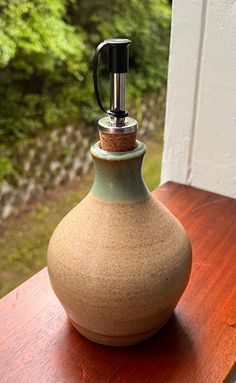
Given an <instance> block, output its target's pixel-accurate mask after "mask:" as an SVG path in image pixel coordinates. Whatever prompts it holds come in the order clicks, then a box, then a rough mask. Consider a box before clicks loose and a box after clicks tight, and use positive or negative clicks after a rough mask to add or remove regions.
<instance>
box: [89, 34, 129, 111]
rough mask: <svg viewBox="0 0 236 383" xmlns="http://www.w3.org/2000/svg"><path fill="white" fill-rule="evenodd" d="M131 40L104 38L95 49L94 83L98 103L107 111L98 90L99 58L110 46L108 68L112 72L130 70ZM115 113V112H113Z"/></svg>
mask: <svg viewBox="0 0 236 383" xmlns="http://www.w3.org/2000/svg"><path fill="white" fill-rule="evenodd" d="M130 43H131V40H128V39H109V40H104V41H103V42H102V43H100V44H99V45H98V46H97V48H96V51H95V55H94V58H93V85H94V92H95V96H96V99H97V103H98V105H99V107H100V108H101V110H102V111H103V112H105V113H108V112H109V111H107V110H105V108H104V107H103V105H102V102H101V99H100V95H99V90H98V78H97V68H98V58H99V54H100V53H101V51H102V49H103V48H104V47H106V46H107V47H108V61H107V69H108V72H110V73H126V72H128V70H129V45H130ZM112 114H113V113H112Z"/></svg>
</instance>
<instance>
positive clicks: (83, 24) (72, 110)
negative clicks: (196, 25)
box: [0, 0, 171, 167]
mask: <svg viewBox="0 0 236 383" xmlns="http://www.w3.org/2000/svg"><path fill="white" fill-rule="evenodd" d="M0 12H1V18H0V142H1V146H7V147H9V146H11V147H12V146H13V145H15V144H17V143H18V142H20V141H21V140H22V139H25V138H31V137H34V136H36V135H37V134H38V133H39V132H40V131H42V130H43V129H48V128H50V127H52V126H63V125H65V124H66V123H69V122H76V121H78V120H79V119H81V118H82V119H85V120H87V121H93V120H94V119H95V117H97V116H96V113H98V110H97V109H96V107H95V102H94V97H93V84H92V76H91V63H92V57H93V54H94V49H95V47H96V45H97V44H98V43H99V42H101V41H102V40H103V39H106V38H110V37H127V38H130V39H131V40H132V41H133V44H132V48H131V49H130V53H131V59H130V67H131V71H130V74H129V88H128V89H129V95H130V97H132V98H137V97H139V96H140V94H141V93H143V92H144V91H146V90H150V89H157V88H160V87H162V86H163V85H164V84H165V82H166V74H167V57H168V45H169V26H170V17H171V14H170V7H169V5H168V3H167V0H146V1H145V2H144V1H141V0H130V1H129V2H127V1H125V0H113V1H112V2H110V1H108V0H97V1H87V0H80V1H76V0H0ZM100 69H101V76H102V78H103V81H101V84H100V85H101V90H102V93H103V97H106V95H107V94H108V89H109V88H108V75H107V73H106V71H105V70H104V65H103V66H102V65H101V66H100ZM104 102H105V101H104ZM4 166H5V165H4ZM0 167H1V164H0Z"/></svg>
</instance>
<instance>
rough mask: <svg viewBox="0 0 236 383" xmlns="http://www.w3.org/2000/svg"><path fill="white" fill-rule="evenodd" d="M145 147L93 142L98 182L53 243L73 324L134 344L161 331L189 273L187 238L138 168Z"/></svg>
mask: <svg viewBox="0 0 236 383" xmlns="http://www.w3.org/2000/svg"><path fill="white" fill-rule="evenodd" d="M144 152H145V146H144V145H143V144H141V143H139V145H138V147H137V148H136V149H135V150H133V151H131V152H128V153H123V154H122V153H118V154H117V153H116V154H115V153H110V154H108V152H105V151H103V150H102V149H100V148H99V146H98V145H95V146H94V148H92V154H93V156H94V160H95V170H96V177H95V182H94V185H93V188H92V190H91V192H90V193H89V194H88V195H87V196H86V197H85V198H84V200H83V201H82V202H80V203H79V204H78V205H77V206H76V207H75V208H74V209H73V210H72V211H71V212H70V213H69V214H67V216H66V217H65V218H64V219H63V220H62V221H61V222H60V224H59V225H58V226H57V228H56V230H55V231H54V233H53V235H52V237H51V240H50V243H49V248H48V269H49V275H50V280H51V284H52V287H53V289H54V291H55V293H56V295H57V297H58V298H59V300H60V301H61V303H62V305H63V306H64V308H65V310H66V312H67V315H68V317H69V318H70V320H71V323H72V324H73V326H74V327H75V328H76V329H77V330H78V331H79V332H80V333H81V334H83V335H84V336H85V337H87V338H89V339H91V340H93V341H95V342H98V343H102V344H107V345H115V346H120V345H129V344H134V343H138V342H140V341H143V340H144V339H146V338H148V337H150V336H151V335H153V334H154V333H156V332H157V331H158V330H159V329H160V328H161V327H162V326H163V325H164V324H165V322H166V321H167V320H168V319H169V318H170V316H171V315H172V313H173V311H174V309H175V306H176V304H177V303H178V301H179V299H180V297H181V295H182V294H183V292H184V290H185V287H186V285H187V282H188V279H189V275H190V270H191V245H190V241H189V239H188V236H187V234H186V232H185V230H184V229H183V227H182V226H181V224H180V223H179V222H178V221H177V219H176V218H175V217H174V216H173V215H172V214H171V213H170V211H169V210H168V209H167V208H165V207H164V206H163V205H162V204H161V203H160V202H159V201H157V200H155V199H154V198H153V197H152V195H151V194H150V193H149V192H148V191H147V189H146V187H145V185H144V183H143V180H142V177H141V173H140V168H141V163H142V158H143V155H144ZM135 182H136V183H135Z"/></svg>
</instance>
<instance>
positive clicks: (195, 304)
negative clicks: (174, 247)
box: [0, 183, 236, 383]
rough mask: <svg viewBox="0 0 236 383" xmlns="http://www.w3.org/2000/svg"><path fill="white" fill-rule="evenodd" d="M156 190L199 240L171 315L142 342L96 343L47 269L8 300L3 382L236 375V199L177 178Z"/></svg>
mask: <svg viewBox="0 0 236 383" xmlns="http://www.w3.org/2000/svg"><path fill="white" fill-rule="evenodd" d="M154 195H155V197H157V198H159V200H160V201H162V202H163V203H164V204H165V205H166V206H168V207H169V208H170V210H171V211H172V212H173V213H174V214H175V215H176V216H177V217H178V218H179V220H180V221H181V222H182V223H183V225H184V226H185V228H186V229H187V231H188V233H189V236H190V238H191V241H192V245H193V269H192V275H191V279H190V282H189V285H188V288H187V290H186V292H185V294H184V295H183V297H182V299H181V301H180V303H179V304H178V306H177V308H176V310H175V314H174V315H173V317H172V318H171V320H170V321H169V322H168V323H167V324H166V326H165V327H164V328H163V329H162V330H161V331H160V332H159V333H158V334H157V335H156V336H154V337H153V338H151V339H150V340H148V341H146V342H144V343H142V344H139V345H136V346H130V347H126V348H112V347H107V346H101V345H97V344H95V343H92V342H90V341H88V340H86V339H85V338H83V337H82V336H81V335H79V334H78V333H77V332H76V331H75V330H74V329H73V328H72V326H71V325H70V324H69V322H68V320H67V317H66V315H65V313H64V311H63V309H62V307H61V305H60V304H59V302H58V301H57V299H56V297H55V296H54V294H53V292H52V290H51V287H50V284H49V280H48V274H47V270H46V269H44V270H42V271H41V272H39V273H38V274H36V275H35V276H34V277H32V278H31V279H30V280H28V281H27V282H25V283H24V284H23V285H21V286H20V287H18V288H17V289H15V290H14V291H12V292H11V293H10V294H8V295H7V296H6V297H5V298H3V299H2V300H1V301H0V382H1V383H7V382H9V383H20V382H24V383H27V382H30V383H37V382H43V383H50V382H55V383H64V382H66V383H67V382H68V383H72V382H76V383H77V382H96V383H100V382H101V383H104V382H112V383H116V382H122V383H124V382H127V383H128V382H131V383H133V382H134V383H139V382H140V383H146V382H150V383H155V382H160V383H171V382H174V383H195V382H196V383H220V382H223V381H224V382H225V383H227V382H228V383H232V382H235V381H236V380H235V379H236V365H235V364H234V363H235V361H236V336H235V333H236V315H235V308H236V200H234V199H231V198H227V197H223V196H220V195H217V194H213V193H209V192H206V191H202V190H198V189H194V188H191V187H187V186H182V185H178V184H174V183H168V184H165V185H164V186H162V187H161V188H159V189H157V190H156V191H154ZM157 230H158V222H157Z"/></svg>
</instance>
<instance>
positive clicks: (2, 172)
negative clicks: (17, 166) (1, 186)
mask: <svg viewBox="0 0 236 383" xmlns="http://www.w3.org/2000/svg"><path fill="white" fill-rule="evenodd" d="M14 173H15V171H14V169H13V166H12V163H11V160H10V159H9V158H7V157H0V182H1V181H2V180H3V179H4V178H5V176H7V175H10V174H11V175H13V174H14Z"/></svg>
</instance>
